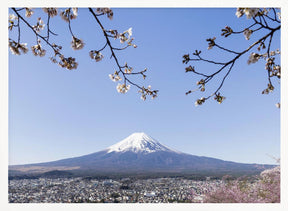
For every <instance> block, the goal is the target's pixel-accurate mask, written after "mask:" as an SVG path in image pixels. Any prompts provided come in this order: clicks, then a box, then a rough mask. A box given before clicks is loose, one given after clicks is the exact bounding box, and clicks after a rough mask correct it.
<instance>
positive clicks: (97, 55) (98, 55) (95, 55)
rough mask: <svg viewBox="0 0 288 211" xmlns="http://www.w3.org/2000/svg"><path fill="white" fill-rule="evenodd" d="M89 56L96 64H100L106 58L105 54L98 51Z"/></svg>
mask: <svg viewBox="0 0 288 211" xmlns="http://www.w3.org/2000/svg"><path fill="white" fill-rule="evenodd" d="M89 55H90V58H91V59H95V61H96V62H99V61H101V60H102V59H103V58H104V56H103V54H102V53H101V52H99V51H96V50H92V51H90V52H89Z"/></svg>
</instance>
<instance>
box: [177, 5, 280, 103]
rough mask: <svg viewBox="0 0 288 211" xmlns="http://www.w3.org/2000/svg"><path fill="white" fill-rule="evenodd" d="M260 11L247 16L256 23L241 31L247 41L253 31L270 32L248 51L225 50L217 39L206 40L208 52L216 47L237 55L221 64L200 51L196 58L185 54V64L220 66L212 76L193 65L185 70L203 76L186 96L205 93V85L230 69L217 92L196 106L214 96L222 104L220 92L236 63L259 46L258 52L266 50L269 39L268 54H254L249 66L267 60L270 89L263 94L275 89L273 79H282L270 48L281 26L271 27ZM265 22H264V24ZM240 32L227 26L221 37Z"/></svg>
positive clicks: (241, 12) (200, 100)
mask: <svg viewBox="0 0 288 211" xmlns="http://www.w3.org/2000/svg"><path fill="white" fill-rule="evenodd" d="M246 11H247V10H246ZM248 11H249V10H248ZM251 11H252V9H251ZM255 11H256V12H255ZM259 11H260V12H262V11H261V10H259ZM259 11H258V10H253V11H252V12H253V14H252V15H250V14H247V17H248V15H250V17H252V19H253V20H254V23H253V24H251V25H250V26H249V27H248V28H245V29H244V30H241V31H240V32H242V33H243V34H244V36H245V38H246V39H247V40H249V38H250V35H251V34H252V32H253V31H256V30H257V31H258V30H260V29H265V30H269V31H268V33H267V34H265V35H264V36H263V37H261V38H259V39H258V40H257V41H255V42H254V43H252V44H251V45H249V46H248V47H247V48H246V49H244V50H242V51H241V52H236V51H234V50H231V49H228V48H225V47H223V46H220V45H218V44H217V43H216V42H215V39H216V38H215V37H214V38H210V39H207V40H206V41H208V50H210V49H212V48H213V47H214V46H215V47H217V48H219V49H220V50H223V51H226V52H228V53H232V54H236V55H235V56H234V57H233V58H232V59H231V60H228V61H226V62H219V61H214V60H208V59H204V58H203V57H201V56H200V54H201V51H198V50H196V51H195V53H193V56H195V57H196V58H190V55H189V54H185V55H184V56H183V61H182V62H183V63H185V64H188V63H189V62H206V63H210V64H215V65H220V68H218V69H217V70H216V71H215V72H213V73H212V74H204V73H201V72H199V71H196V70H195V67H192V66H191V65H189V66H188V67H186V68H185V70H186V72H193V73H194V74H196V75H200V76H203V78H202V79H201V80H200V81H198V82H197V83H196V84H197V86H198V89H196V90H195V89H194V90H189V91H188V92H186V95H187V94H190V93H192V92H194V91H197V90H200V91H202V92H204V91H205V90H206V87H205V85H207V84H208V82H210V81H211V80H212V79H213V78H214V76H216V75H218V74H220V73H221V72H223V71H226V70H227V67H229V68H228V70H227V72H226V73H225V74H224V76H223V78H222V80H221V82H220V84H219V86H218V87H217V88H216V90H215V91H214V92H213V93H212V94H211V95H209V96H208V97H202V98H200V99H198V100H197V101H196V102H195V105H196V106H197V105H201V104H203V103H204V102H205V101H206V100H207V99H209V98H210V97H212V96H215V97H214V99H215V100H216V101H217V102H218V103H222V102H223V100H224V99H225V97H224V96H221V95H220V93H219V91H220V90H221V88H222V87H223V85H224V82H225V80H226V78H227V77H228V75H229V74H230V73H231V71H232V69H233V66H234V64H235V63H236V61H237V60H238V59H239V58H240V57H242V56H243V55H245V54H246V53H247V52H249V51H250V50H251V49H252V48H254V47H255V46H256V45H258V44H260V46H259V47H258V51H260V49H261V47H262V48H263V49H264V48H265V44H264V43H265V42H266V41H267V39H268V38H269V41H268V49H267V51H266V53H265V54H258V53H252V54H251V55H250V58H249V60H248V64H250V63H255V62H257V61H258V60H259V59H260V58H263V59H266V58H267V63H266V69H267V72H268V88H267V89H265V90H264V91H263V92H262V93H264V94H267V93H269V92H271V91H273V89H274V87H273V85H272V82H271V77H273V76H277V77H278V78H280V70H281V69H280V65H276V64H275V63H274V59H275V58H274V57H272V58H271V54H272V53H270V47H271V43H272V40H273V35H274V33H275V32H276V31H279V30H280V28H281V25H278V26H276V27H275V28H273V27H272V26H269V25H268V22H267V21H266V20H265V17H262V16H263V15H262V16H261V15H260V14H261V13H260V12H259ZM238 12H239V13H238ZM244 12H245V9H244V10H239V11H238V10H237V13H238V14H237V13H236V15H237V16H238V17H241V16H242V15H243V14H244ZM274 13H276V12H275V11H274ZM253 15H254V17H253ZM257 15H258V16H257ZM256 18H259V20H256ZM269 20H271V19H269ZM272 21H274V20H273V19H272ZM263 22H264V24H263ZM274 22H276V21H274ZM277 23H278V22H277ZM257 25H260V27H259V28H257V29H255V30H253V31H252V27H254V26H257ZM240 32H234V31H233V30H232V29H231V28H230V27H228V26H226V27H225V29H222V34H221V35H222V36H225V37H228V36H230V35H231V34H239V33H240ZM275 54H276V53H275V52H274V51H273V55H275ZM273 55H272V56H273Z"/></svg>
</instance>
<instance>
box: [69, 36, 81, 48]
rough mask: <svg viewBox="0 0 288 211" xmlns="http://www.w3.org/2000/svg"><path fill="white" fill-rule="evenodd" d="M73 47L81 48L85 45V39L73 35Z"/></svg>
mask: <svg viewBox="0 0 288 211" xmlns="http://www.w3.org/2000/svg"><path fill="white" fill-rule="evenodd" d="M71 47H72V49H73V50H80V49H82V48H83V47H84V42H83V40H81V39H78V38H77V37H74V36H72V42H71Z"/></svg>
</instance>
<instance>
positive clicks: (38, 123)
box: [9, 8, 280, 164]
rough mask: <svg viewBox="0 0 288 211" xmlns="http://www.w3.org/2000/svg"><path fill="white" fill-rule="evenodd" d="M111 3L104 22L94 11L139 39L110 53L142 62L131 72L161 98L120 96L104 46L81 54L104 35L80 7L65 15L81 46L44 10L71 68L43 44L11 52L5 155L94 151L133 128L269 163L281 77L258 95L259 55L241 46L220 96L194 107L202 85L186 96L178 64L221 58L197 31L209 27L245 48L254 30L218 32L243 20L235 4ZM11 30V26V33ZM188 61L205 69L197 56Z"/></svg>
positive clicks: (203, 150)
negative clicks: (38, 53)
mask: <svg viewBox="0 0 288 211" xmlns="http://www.w3.org/2000/svg"><path fill="white" fill-rule="evenodd" d="M113 11H114V19H113V20H112V21H110V20H109V19H107V18H106V17H101V20H102V21H103V22H102V23H103V25H104V26H105V27H106V28H107V29H117V30H118V31H120V32H121V31H125V30H127V29H128V28H130V27H132V28H133V37H135V41H134V43H135V44H137V45H138V48H136V49H134V48H128V49H126V50H125V51H121V52H117V53H118V54H117V56H118V58H119V61H120V62H121V63H123V64H124V63H125V62H127V63H128V64H129V65H130V66H132V67H134V69H135V70H142V69H144V68H147V69H148V71H147V78H146V80H145V81H143V80H136V81H137V82H139V83H140V84H141V85H142V84H143V85H146V86H147V85H151V86H152V88H155V89H159V90H160V91H159V97H158V98H156V99H154V100H151V99H150V98H148V99H147V100H146V101H142V100H141V99H140V95H139V93H138V90H137V89H136V88H134V87H132V88H131V89H130V91H129V92H128V93H126V94H125V95H123V94H120V93H118V92H117V91H116V85H117V83H114V82H112V81H111V80H110V79H109V77H108V75H109V74H110V73H113V72H114V71H115V68H116V66H115V63H114V60H112V59H110V58H109V57H110V53H109V52H108V51H104V52H103V53H104V56H105V57H104V59H103V60H102V61H101V62H98V63H96V62H94V61H92V60H91V59H90V57H89V54H88V52H89V51H90V50H92V49H97V48H98V49H99V48H101V47H102V46H103V44H104V37H103V35H102V34H101V31H100V30H99V26H98V25H97V24H96V22H95V20H93V19H92V17H91V15H90V14H89V12H88V11H87V9H80V10H79V12H78V13H79V17H78V18H77V19H76V20H73V21H72V29H73V32H74V34H75V35H76V36H77V37H78V38H81V39H83V40H84V42H85V43H86V45H85V47H84V49H82V50H80V51H73V50H72V49H71V48H70V42H71V35H69V32H68V25H67V24H66V22H64V21H63V20H61V19H60V17H56V18H52V19H51V24H52V25H51V27H52V30H53V31H55V33H58V34H59V35H58V37H56V40H57V41H58V42H60V43H61V44H62V45H63V48H64V50H63V53H64V54H65V55H66V56H74V57H76V58H77V60H78V62H79V66H78V69H77V70H73V71H69V70H65V69H62V68H60V67H58V66H57V65H55V64H53V63H52V62H51V61H50V60H49V58H48V57H49V56H50V53H51V52H47V55H46V56H45V57H44V58H38V57H35V56H33V55H32V53H31V51H29V52H28V54H26V55H22V56H15V55H12V54H11V53H10V52H9V164H25V163H37V162H44V161H52V160H58V159H62V158H68V157H75V156H80V155H85V154H88V153H93V152H96V151H99V150H102V149H105V148H107V147H109V146H110V145H112V144H115V143H116V142H118V141H121V140H122V139H124V138H126V137H127V136H129V135H130V134H131V133H134V132H145V133H147V134H148V135H150V136H152V137H153V138H155V139H156V140H158V141H159V142H161V143H162V144H164V145H166V146H169V147H171V148H173V149H177V150H179V151H182V152H185V153H190V154H194V155H200V156H209V157H215V158H220V159H224V160H230V161H236V162H245V163H272V164H275V161H274V160H273V159H271V157H270V156H269V155H271V156H274V157H277V158H279V157H280V110H279V109H277V108H276V107H275V103H278V102H279V100H280V86H279V85H278V84H277V82H274V84H275V87H276V90H275V91H274V92H273V93H271V94H269V95H262V94H261V92H262V90H263V89H264V88H266V86H267V74H266V71H265V69H264V62H259V63H257V64H251V65H249V66H248V65H247V60H248V57H249V55H248V54H247V55H245V56H244V58H242V59H240V60H239V61H238V62H237V63H236V64H235V66H234V69H233V72H232V73H231V75H230V76H229V77H228V78H227V81H226V83H225V84H224V86H223V89H222V91H221V93H222V94H223V95H225V96H226V98H227V99H226V100H225V101H224V102H223V104H221V105H219V104H217V103H216V102H215V101H214V100H211V101H208V102H206V103H205V104H204V105H202V106H198V107H195V106H194V102H195V100H196V99H197V98H199V97H201V95H200V94H201V93H195V94H191V95H189V96H186V95H185V92H186V91H188V90H189V89H193V88H195V87H196V81H197V80H199V79H200V78H199V77H197V76H196V75H193V74H189V73H185V67H186V66H187V65H184V64H182V56H183V55H184V54H186V53H190V54H192V52H193V51H194V50H195V49H198V50H202V51H203V55H204V54H205V55H207V56H210V55H214V56H216V57H215V58H219V59H220V60H221V59H223V60H226V59H227V58H226V57H225V55H224V54H219V53H218V54H217V51H215V50H214V49H212V50H210V51H207V42H206V41H205V40H206V39H207V38H210V37H214V36H215V37H216V38H217V39H216V41H218V40H219V41H220V42H221V43H223V44H225V45H226V46H227V47H229V46H230V47H231V48H233V49H236V50H237V49H243V48H244V47H245V46H246V45H248V44H249V43H252V42H253V35H252V37H251V41H246V40H245V38H244V36H243V35H239V36H236V37H234V38H233V37H231V38H226V39H224V38H223V37H221V36H220V34H221V29H222V28H224V27H225V26H226V25H228V26H230V27H232V28H233V29H235V30H237V29H242V28H243V26H244V25H243V24H245V26H247V25H246V24H248V23H249V21H247V19H246V17H242V18H241V19H238V18H237V17H236V16H235V12H236V9H235V8H232V9H229V8H226V9H220V8H218V9H199V8H198V9H196V8H195V9H144V8H143V9H113ZM38 12H40V13H42V11H41V10H39V11H36V12H35V14H34V17H35V18H37V17H39V15H40V13H38ZM42 14H43V13H42ZM32 20H34V21H35V19H31V21H32ZM44 20H45V19H44ZM21 29H22V30H21V42H27V43H28V45H29V46H31V45H35V36H34V35H33V34H32V33H31V32H27V30H26V29H27V28H26V29H24V25H23V26H22V28H21ZM15 32H16V31H14V32H12V33H11V36H12V37H13V36H14V38H15V34H14V33H15ZM274 40H275V42H274V44H273V46H272V47H273V48H272V49H276V48H279V46H280V35H279V33H278V34H276V35H275V37H274ZM115 42H117V44H118V42H119V41H118V40H117V41H115ZM44 46H45V45H44ZM45 48H46V49H47V50H48V47H46V46H45ZM215 53H216V54H217V55H215ZM212 58H214V57H212ZM192 66H195V67H196V68H197V69H198V70H201V68H202V69H203V70H204V69H205V68H207V66H204V65H201V64H200V63H194V64H193V65H192ZM218 83H219V81H218ZM211 85H212V84H211ZM212 87H213V85H212ZM208 91H209V90H208ZM210 91H211V90H210ZM207 95H208V93H207Z"/></svg>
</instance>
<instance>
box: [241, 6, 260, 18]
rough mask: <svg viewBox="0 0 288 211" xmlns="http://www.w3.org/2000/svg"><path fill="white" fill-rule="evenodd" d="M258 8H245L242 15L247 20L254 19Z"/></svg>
mask: <svg viewBox="0 0 288 211" xmlns="http://www.w3.org/2000/svg"><path fill="white" fill-rule="evenodd" d="M258 11H259V9H258V8H245V9H244V13H245V15H246V17H247V19H250V18H253V17H255V15H256V14H257V13H258Z"/></svg>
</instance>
